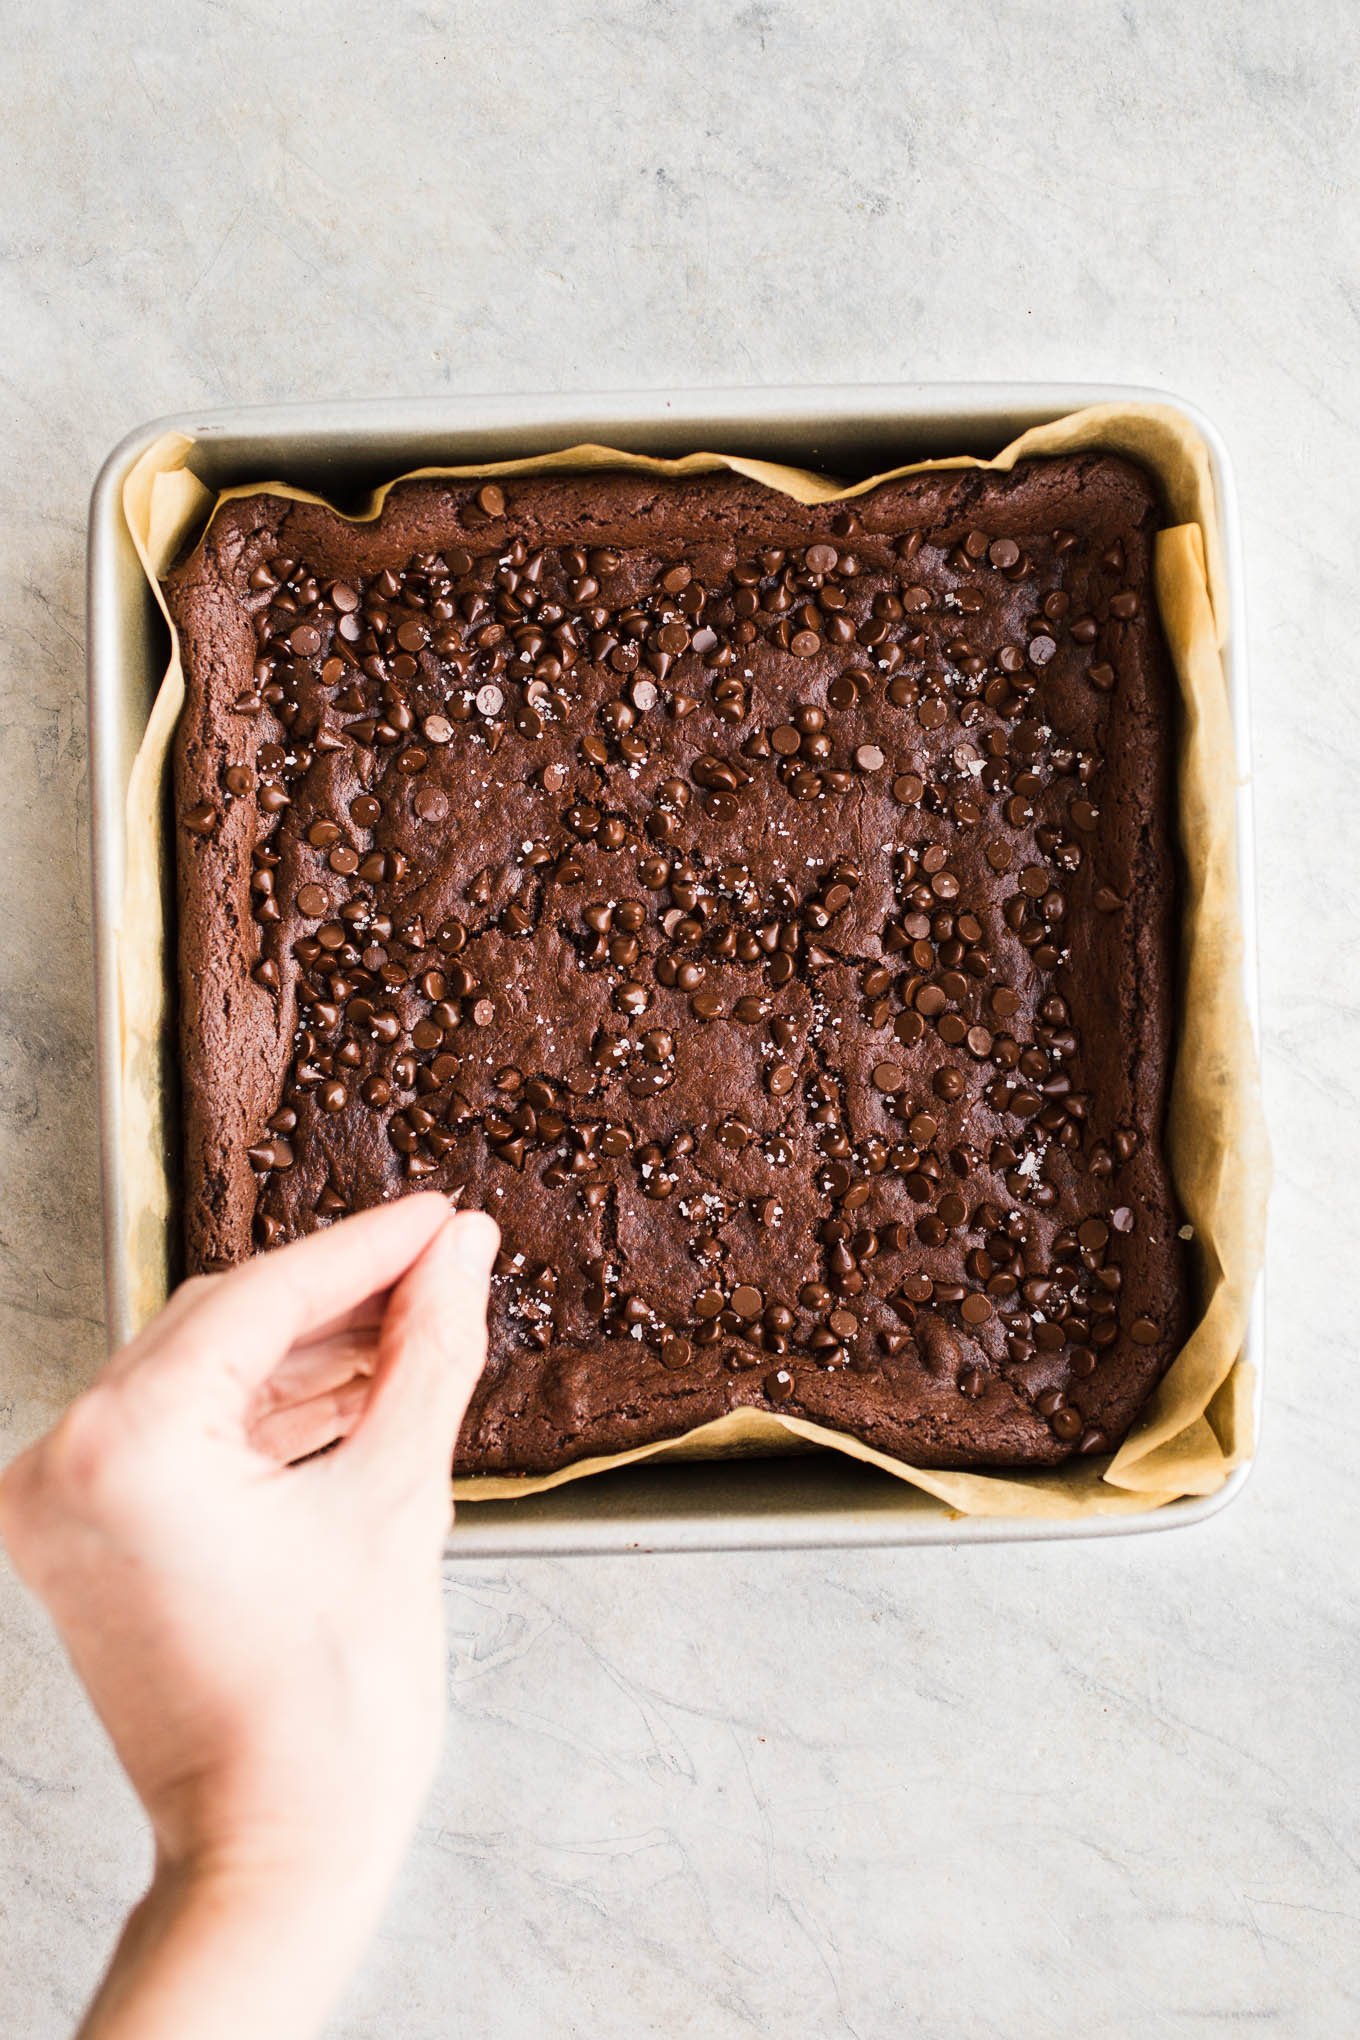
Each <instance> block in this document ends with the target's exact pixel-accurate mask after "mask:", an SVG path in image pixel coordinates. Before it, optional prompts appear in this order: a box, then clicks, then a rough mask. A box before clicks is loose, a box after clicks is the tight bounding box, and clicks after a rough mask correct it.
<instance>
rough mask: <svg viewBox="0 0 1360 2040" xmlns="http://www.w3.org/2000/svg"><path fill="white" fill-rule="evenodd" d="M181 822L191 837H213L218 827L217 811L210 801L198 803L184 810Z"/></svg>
mask: <svg viewBox="0 0 1360 2040" xmlns="http://www.w3.org/2000/svg"><path fill="white" fill-rule="evenodd" d="M180 821H181V823H182V825H183V826H184V827H185V828H186V829H187V830H188V831H189V834H190V835H191V836H211V835H212V833H213V831H214V829H215V828H216V827H217V809H216V808H215V807H213V806H212V804H211V802H209V801H206V800H200V801H196V802H195V803H194V805H193V806H192V807H188V808H186V809H185V810H184V813H183V814H182V815H181V816H180Z"/></svg>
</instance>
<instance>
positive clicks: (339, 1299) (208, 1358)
mask: <svg viewBox="0 0 1360 2040" xmlns="http://www.w3.org/2000/svg"><path fill="white" fill-rule="evenodd" d="M448 1216H449V1203H448V1199H447V1198H445V1197H442V1196H440V1195H438V1194H437V1193H435V1192H430V1191H424V1192H421V1193H419V1194H417V1195H414V1196H410V1197H402V1198H399V1199H397V1200H396V1201H395V1202H394V1203H391V1204H378V1205H375V1206H374V1207H373V1208H372V1209H371V1210H369V1211H361V1212H357V1213H356V1214H355V1215H354V1216H353V1217H351V1218H345V1219H341V1220H340V1221H339V1223H338V1224H336V1225H333V1226H328V1227H326V1229H325V1230H324V1231H322V1232H316V1233H310V1234H308V1236H307V1238H306V1239H302V1240H296V1241H294V1242H293V1244H292V1245H291V1246H287V1247H274V1248H271V1249H270V1251H269V1252H268V1253H265V1254H259V1255H257V1256H256V1258H255V1259H254V1260H253V1261H246V1262H243V1263H242V1265H241V1266H240V1267H239V1268H233V1269H232V1270H231V1272H230V1273H229V1274H226V1275H222V1276H219V1277H218V1278H217V1279H216V1280H214V1281H213V1282H211V1283H205V1284H204V1286H203V1288H202V1290H201V1291H200V1292H199V1294H198V1295H197V1296H196V1297H195V1298H194V1299H192V1300H191V1301H189V1302H188V1303H187V1307H186V1308H184V1309H183V1310H181V1311H176V1313H175V1317H174V1322H173V1324H172V1325H170V1326H168V1327H167V1333H168V1336H167V1338H166V1341H165V1343H164V1345H163V1346H162V1345H160V1344H159V1343H158V1341H157V1340H156V1337H155V1332H156V1327H155V1326H154V1325H153V1326H151V1327H149V1328H148V1329H149V1333H150V1337H149V1339H148V1351H147V1353H146V1357H145V1359H144V1360H143V1361H142V1363H141V1365H140V1367H139V1369H138V1372H139V1373H141V1372H145V1373H146V1374H148V1375H149V1374H151V1373H154V1375H155V1376H156V1378H157V1379H159V1380H161V1381H162V1382H165V1383H167V1384H168V1383H171V1382H176V1383H178V1382H185V1383H188V1382H189V1381H192V1382H193V1383H194V1384H195V1385H196V1389H197V1393H198V1395H199V1396H200V1397H202V1396H204V1395H208V1394H210V1393H212V1392H213V1390H216V1391H217V1392H218V1393H219V1394H220V1393H221V1392H222V1391H223V1390H225V1391H226V1393H227V1396H228V1397H229V1399H230V1400H231V1402H232V1403H234V1404H235V1405H237V1406H241V1407H243V1406H244V1404H245V1402H246V1401H247V1399H248V1398H249V1397H250V1396H251V1395H252V1394H253V1393H254V1391H255V1390H256V1389H257V1388H258V1387H259V1386H260V1383H261V1382H263V1381H266V1380H267V1379H268V1377H269V1376H270V1374H272V1373H273V1371H274V1369H275V1368H276V1367H277V1366H278V1363H279V1361H280V1360H281V1359H282V1357H283V1355H284V1354H285V1353H287V1351H288V1350H289V1348H290V1347H291V1346H293V1345H294V1344H296V1342H297V1341H298V1340H299V1339H302V1338H306V1337H309V1336H312V1335H314V1334H316V1333H317V1332H318V1331H319V1330H321V1329H322V1328H324V1327H326V1326H329V1325H333V1324H334V1323H335V1322H336V1321H337V1320H338V1319H343V1318H344V1316H345V1315H346V1314H347V1313H349V1312H351V1311H353V1310H355V1309H357V1308H358V1307H359V1306H360V1305H361V1304H363V1303H364V1302H365V1301H366V1300H367V1299H368V1298H369V1297H371V1296H374V1295H376V1294H378V1293H380V1292H382V1291H384V1290H388V1289H391V1288H392V1286H393V1284H394V1283H396V1282H398V1281H399V1280H400V1279H401V1277H402V1276H403V1275H404V1274H405V1272H406V1270H407V1269H408V1268H409V1267H410V1266H411V1263H412V1262H413V1261H415V1260H417V1259H418V1258H419V1256H420V1255H421V1254H422V1253H423V1252H424V1251H425V1249H426V1247H427V1246H428V1245H429V1243H430V1241H431V1240H432V1239H433V1238H434V1237H435V1235H436V1233H437V1232H438V1231H439V1228H440V1227H441V1226H442V1225H443V1223H444V1221H445V1220H446V1219H447V1218H448Z"/></svg>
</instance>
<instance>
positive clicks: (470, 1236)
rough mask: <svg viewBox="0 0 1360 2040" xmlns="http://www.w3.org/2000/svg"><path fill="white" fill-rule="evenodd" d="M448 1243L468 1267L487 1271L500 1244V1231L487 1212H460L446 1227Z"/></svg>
mask: <svg viewBox="0 0 1360 2040" xmlns="http://www.w3.org/2000/svg"><path fill="white" fill-rule="evenodd" d="M447 1230H448V1233H449V1235H450V1243H451V1244H452V1245H454V1246H455V1247H456V1248H457V1250H458V1253H459V1255H460V1257H461V1258H462V1259H463V1260H465V1261H466V1262H467V1264H468V1265H469V1266H470V1267H474V1268H481V1269H489V1268H490V1266H491V1263H492V1262H493V1261H494V1260H495V1258H496V1249H497V1248H498V1247H499V1246H500V1243H501V1229H500V1227H499V1226H498V1225H497V1223H496V1221H495V1219H494V1218H492V1217H491V1215H490V1213H489V1212H485V1211H460V1212H458V1213H457V1214H456V1216H454V1217H453V1218H451V1219H450V1220H449V1222H448V1227H447Z"/></svg>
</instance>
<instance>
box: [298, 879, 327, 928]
mask: <svg viewBox="0 0 1360 2040" xmlns="http://www.w3.org/2000/svg"><path fill="white" fill-rule="evenodd" d="M329 905H330V901H329V900H328V899H327V898H326V895H325V893H324V892H323V891H322V889H321V887H320V886H319V885H303V886H299V887H298V894H297V910H298V912H299V913H300V914H305V915H306V916H307V918H308V920H311V921H317V920H320V918H321V916H322V915H323V914H324V913H325V911H326V909H327V907H328V906H329Z"/></svg>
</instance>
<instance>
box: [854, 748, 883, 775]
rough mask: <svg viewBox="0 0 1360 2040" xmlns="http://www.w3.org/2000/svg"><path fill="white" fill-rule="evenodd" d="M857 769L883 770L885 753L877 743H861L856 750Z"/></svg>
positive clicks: (862, 770) (859, 770) (866, 770)
mask: <svg viewBox="0 0 1360 2040" xmlns="http://www.w3.org/2000/svg"><path fill="white" fill-rule="evenodd" d="M855 769H856V771H857V772H881V771H882V770H883V753H882V752H881V751H880V750H879V748H878V745H877V744H861V745H859V747H858V748H857V750H856V752H855Z"/></svg>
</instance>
